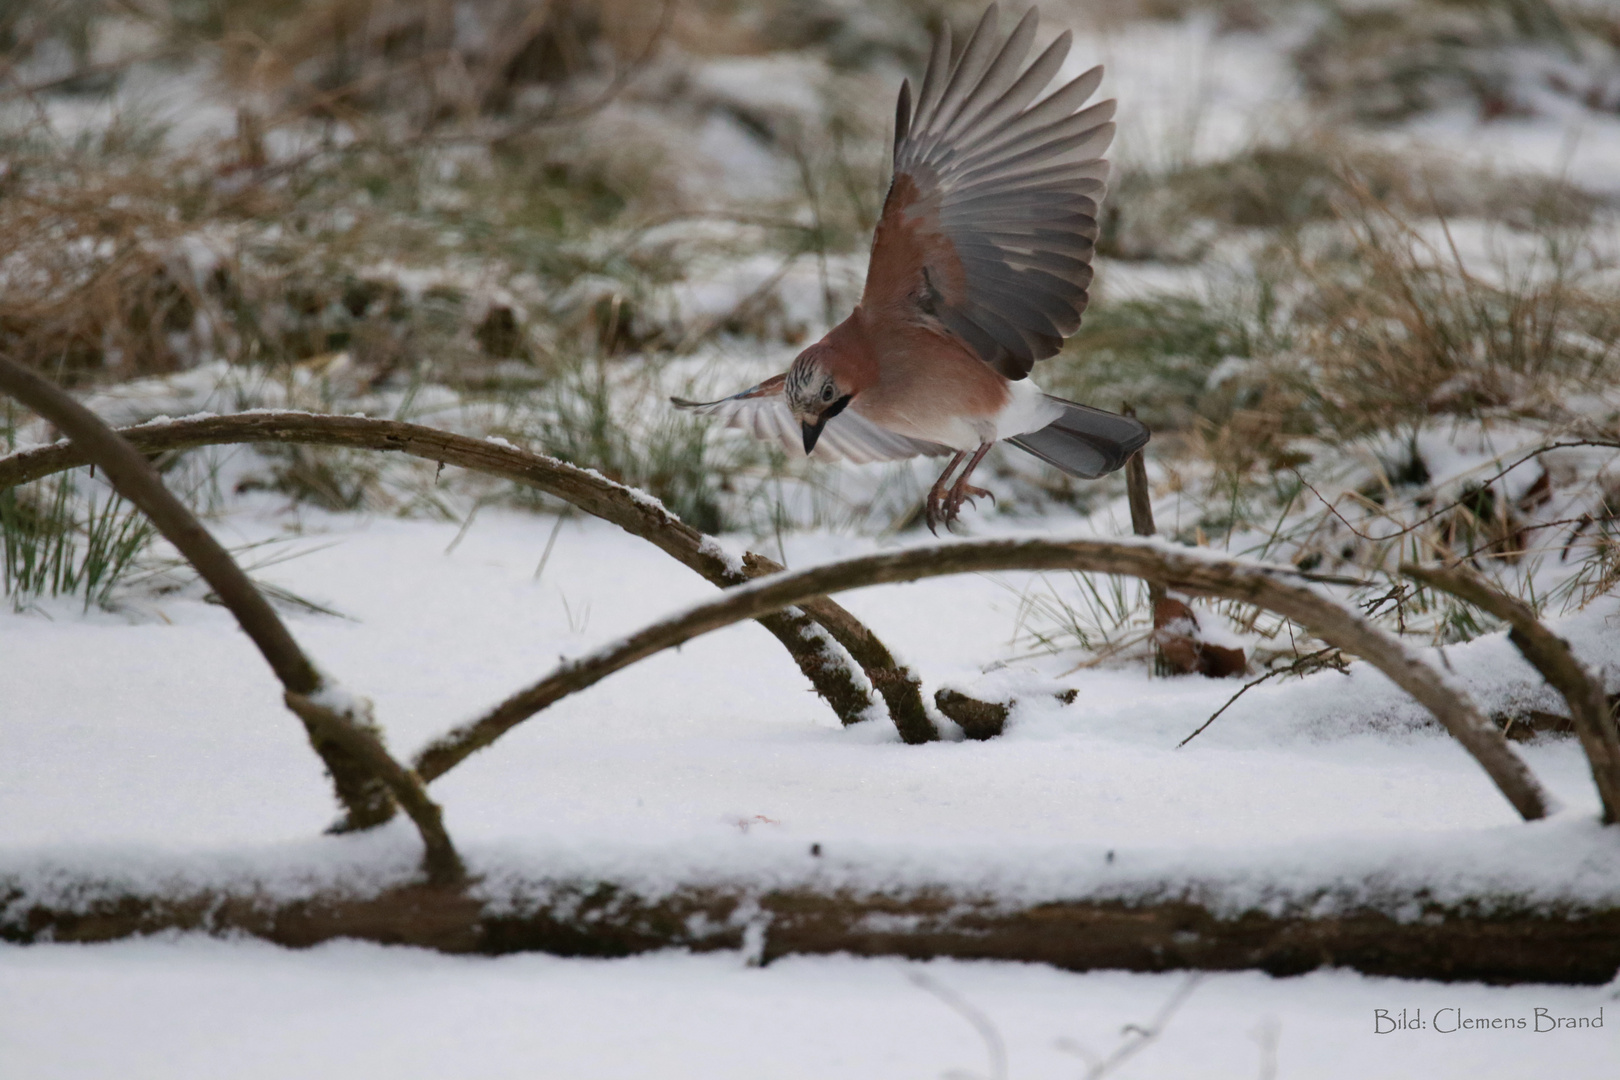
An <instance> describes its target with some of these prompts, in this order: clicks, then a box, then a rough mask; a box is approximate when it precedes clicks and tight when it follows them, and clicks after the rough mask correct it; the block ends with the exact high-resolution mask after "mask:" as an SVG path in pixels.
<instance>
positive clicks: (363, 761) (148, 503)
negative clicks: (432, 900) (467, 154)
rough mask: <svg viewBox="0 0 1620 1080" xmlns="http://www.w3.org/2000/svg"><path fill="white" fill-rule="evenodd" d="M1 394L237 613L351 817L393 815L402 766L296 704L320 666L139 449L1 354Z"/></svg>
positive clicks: (367, 735) (350, 724) (430, 855)
mask: <svg viewBox="0 0 1620 1080" xmlns="http://www.w3.org/2000/svg"><path fill="white" fill-rule="evenodd" d="M0 391H3V392H5V393H7V394H10V395H11V396H12V397H14V398H16V399H17V400H18V401H20V402H22V403H23V404H24V405H26V406H27V407H28V408H30V409H32V410H34V411H35V412H37V413H38V414H39V415H40V416H42V417H44V418H45V419H46V420H48V421H49V422H51V423H52V424H54V425H56V427H57V428H58V429H60V430H61V431H62V433H63V434H64V435H66V436H67V437H68V439H69V440H71V446H72V448H73V450H74V451H75V454H76V455H77V456H78V457H79V458H80V459H81V460H80V461H78V462H75V464H85V463H94V464H95V465H98V466H100V467H101V469H102V471H103V472H104V473H105V474H106V476H107V479H108V481H109V482H110V483H111V484H112V486H113V488H114V489H115V490H117V492H118V493H119V494H120V495H122V496H123V497H124V498H126V499H128V500H129V501H130V502H131V503H132V504H134V505H135V506H136V507H137V508H138V509H139V510H140V511H141V512H142V513H143V514H145V515H146V516H147V517H148V518H149V519H151V522H152V524H153V525H154V526H155V527H156V528H157V530H158V531H159V532H160V533H162V534H163V536H164V537H165V538H166V539H167V540H168V541H169V542H170V543H171V544H173V545H174V546H175V549H176V550H178V551H179V552H180V554H181V555H182V556H183V557H184V558H185V559H186V560H187V561H188V562H190V563H191V565H192V566H193V567H194V568H195V569H196V571H197V573H198V575H199V576H200V577H202V579H203V580H204V581H206V582H207V583H208V584H209V586H210V587H211V588H212V589H213V590H214V593H215V594H216V595H217V596H218V597H219V599H220V602H221V603H222V604H224V605H225V607H227V608H228V609H230V612H231V614H232V615H234V616H235V617H236V621H237V624H238V625H239V626H241V628H242V631H243V633H245V634H247V636H248V637H249V638H250V639H251V640H252V641H253V643H254V645H256V646H257V647H258V649H259V652H260V653H261V654H262V655H263V656H264V659H265V662H266V663H268V664H269V665H270V669H271V670H272V671H273V672H275V675H276V678H277V679H279V680H280V681H281V685H282V687H283V688H284V689H285V691H286V699H287V704H288V706H289V708H291V709H292V710H293V712H294V713H295V714H297V715H298V716H299V717H300V719H302V720H303V721H304V724H305V726H306V728H307V729H308V731H309V734H310V742H311V745H313V746H314V748H315V751H316V753H317V754H319V755H320V756H321V759H322V761H324V762H325V763H326V766H327V769H328V771H329V772H330V773H331V775H332V781H333V784H334V786H335V787H336V789H337V793H338V798H339V799H340V800H341V801H342V802H343V804H344V807H345V808H346V810H347V811H348V817H349V823H350V824H351V825H353V826H355V827H364V826H367V825H372V824H377V823H379V822H381V821H386V820H387V819H388V818H389V816H391V815H392V813H393V801H392V797H391V793H397V790H398V784H397V783H396V782H394V781H393V780H391V779H390V770H392V772H395V773H398V772H402V771H403V768H402V767H401V766H400V765H399V764H398V763H397V762H395V761H394V760H393V759H392V758H391V757H390V756H389V755H388V751H387V750H386V749H384V748H383V745H382V742H381V741H380V739H378V737H377V735H376V734H375V732H374V731H372V730H371V729H370V728H369V726H366V725H364V723H363V721H362V720H359V719H357V718H355V717H352V716H347V715H343V714H339V713H336V712H333V711H331V710H329V709H324V708H321V709H318V710H316V709H310V710H300V708H299V706H298V704H297V702H308V701H309V699H310V697H311V696H312V695H315V694H317V693H318V692H319V691H320V690H321V689H322V685H323V682H324V680H323V678H322V676H321V674H320V672H319V670H317V668H316V667H315V665H314V664H313V663H311V661H310V659H309V658H308V657H307V656H305V655H304V651H303V650H302V649H301V648H300V647H299V645H298V642H297V641H295V640H294V639H293V636H292V634H291V633H290V632H289V631H288V630H287V627H286V624H284V623H283V622H282V621H281V618H280V617H279V616H278V615H277V614H276V612H275V609H274V608H272V607H271V606H270V604H269V602H268V601H266V600H265V598H264V596H263V595H262V594H261V593H260V592H259V590H258V589H257V588H255V587H254V585H253V582H252V581H250V580H249V579H248V576H247V574H245V573H243V571H242V568H241V567H239V566H237V565H236V560H235V559H232V558H231V556H230V553H229V552H228V551H226V550H225V548H224V547H223V546H222V545H221V544H220V543H219V541H217V540H215V539H214V537H213V534H211V533H210V532H209V531H208V530H207V529H205V528H204V527H203V525H202V522H200V521H198V520H197V518H196V515H194V514H192V512H191V511H190V510H188V509H187V508H186V506H185V504H184V503H182V502H181V501H180V500H179V499H177V498H176V497H175V496H174V494H173V493H172V492H170V491H169V489H168V488H166V487H164V485H163V481H162V479H161V478H160V477H159V476H158V474H157V472H156V471H155V470H154V469H153V468H152V466H151V465H150V464H148V463H147V461H146V459H145V458H143V457H142V456H141V454H140V453H139V451H138V450H137V449H136V448H135V447H133V446H131V445H130V444H129V443H128V442H127V441H126V440H124V439H123V438H121V437H120V436H119V435H118V433H117V432H115V431H113V430H112V429H111V428H109V427H108V426H107V425H106V424H104V423H102V422H101V420H100V419H99V418H98V417H97V416H96V415H95V414H94V413H92V412H91V411H90V410H89V409H86V408H85V407H84V406H83V405H80V404H79V403H78V402H77V401H75V400H73V398H72V397H71V396H69V395H68V394H67V393H65V392H64V391H62V390H61V389H60V388H58V387H56V386H55V385H53V384H52V383H51V382H49V381H48V380H46V379H44V378H42V377H41V376H39V375H36V374H35V373H34V372H32V371H29V370H28V369H27V368H24V367H22V366H21V365H20V364H17V363H15V362H13V361H11V360H8V359H6V358H4V357H0ZM317 712H318V713H319V714H320V715H318V716H317V715H316V713H317ZM312 717H313V719H312ZM418 787H420V785H418ZM422 798H426V796H425V795H423V796H422ZM435 813H436V811H435ZM412 816H413V818H416V816H417V815H416V814H415V813H413V815H412ZM421 824H422V823H421V822H420V821H418V825H419V826H420V825H421ZM437 833H438V834H437V835H434V834H433V832H432V831H431V830H429V829H426V828H424V829H422V840H423V844H424V846H425V847H426V849H427V865H428V869H429V873H430V875H431V874H438V873H440V871H442V869H443V868H444V867H445V866H447V865H449V864H448V863H447V862H446V860H445V859H444V857H443V853H444V852H445V851H448V852H449V856H450V859H451V860H453V859H454V854H455V853H454V850H453V849H452V848H450V847H449V838H448V837H445V836H444V835H443V829H442V828H439V829H438V830H437Z"/></svg>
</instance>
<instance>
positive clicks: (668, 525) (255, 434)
mask: <svg viewBox="0 0 1620 1080" xmlns="http://www.w3.org/2000/svg"><path fill="white" fill-rule="evenodd" d="M119 434H120V435H122V436H123V437H124V438H125V439H127V440H128V441H129V442H130V443H131V444H132V445H133V446H134V447H135V448H136V449H137V450H139V451H141V452H142V453H145V454H156V453H163V452H166V451H175V450H187V449H192V448H195V447H199V446H217V445H227V444H234V443H298V444H306V445H315V446H341V447H350V448H355V449H363V450H391V451H398V452H399V453H403V454H409V455H410V456H412V457H417V458H422V459H424V460H427V461H436V462H439V463H441V464H448V465H455V466H458V467H460V468H464V469H469V470H472V471H474V472H480V473H484V474H486V475H489V476H499V477H504V478H506V479H508V480H513V481H516V482H518V483H521V484H525V485H527V486H529V487H532V488H535V489H537V490H539V491H543V492H545V493H546V494H548V495H552V496H555V497H556V498H559V499H562V500H564V501H565V502H568V503H571V504H573V505H574V506H577V507H579V508H580V509H581V510H584V511H585V512H586V513H588V514H592V515H594V516H596V517H599V518H601V519H603V520H604V521H609V522H612V523H613V524H614V525H617V526H619V528H621V529H623V530H625V531H626V532H628V533H631V534H632V535H634V536H639V537H641V538H642V539H644V540H646V541H648V542H650V543H652V544H654V545H656V546H657V547H658V548H659V549H660V550H662V551H663V552H665V553H666V554H668V555H670V556H671V557H673V558H674V559H676V560H677V561H679V562H680V563H682V564H683V565H684V566H686V567H688V568H689V569H691V570H693V571H695V572H697V573H698V574H700V575H702V576H703V577H704V578H705V579H706V580H708V581H710V582H712V583H713V584H715V585H718V586H721V587H722V588H724V587H728V586H734V585H739V584H741V583H743V582H745V581H749V580H751V579H753V578H756V577H760V576H763V575H766V574H774V573H777V572H778V571H780V570H781V569H782V567H781V566H780V565H778V564H777V563H775V562H773V561H771V560H770V559H767V558H765V557H764V556H762V555H755V554H752V553H750V554H748V555H746V556H744V557H743V559H742V560H741V562H740V563H739V562H737V561H736V560H733V559H731V558H729V557H728V556H727V555H726V554H725V553H724V552H722V551H721V550H720V548H719V546H718V545H716V544H715V543H714V542H713V541H712V540H711V539H710V538H709V537H707V536H705V535H704V534H703V533H701V532H699V531H698V530H696V529H694V528H692V527H691V526H690V525H688V524H686V523H685V522H684V521H681V520H680V519H679V518H677V517H675V516H674V515H673V514H671V513H669V512H668V511H667V510H665V509H664V508H663V507H662V506H660V505H659V504H658V502H657V501H656V500H653V499H649V498H647V496H645V495H644V494H642V493H641V492H638V491H635V490H634V489H631V488H628V487H625V486H624V485H622V484H616V483H614V482H613V481H611V480H608V479H606V478H605V477H603V476H601V475H599V474H598V473H595V472H592V471H590V470H588V469H580V468H576V467H574V466H572V465H568V464H566V463H564V462H561V461H557V460H556V459H554V458H549V457H544V456H542V455H540V454H533V453H530V452H528V451H526V450H520V449H518V448H517V447H515V446H512V445H510V444H508V443H504V442H494V441H490V440H488V439H474V438H469V437H468V436H465V435H455V434H452V433H450V432H447V431H439V430H436V429H434V428H430V427H423V426H422V425H420V424H407V423H402V422H400V421H395V420H374V419H371V418H368V417H361V416H320V415H315V414H312V413H301V412H254V413H241V414H238V415H234V416H205V417H196V418H192V419H186V420H173V421H165V422H163V423H160V424H144V425H138V426H135V427H128V428H123V429H121V430H120V432H119ZM89 461H90V459H89V458H88V457H87V456H86V455H85V454H84V453H83V452H82V451H81V450H79V449H77V448H76V447H74V446H73V445H72V444H71V443H58V444H55V445H52V446H46V447H40V448H38V449H33V450H26V451H22V452H20V453H16V454H12V455H10V456H9V457H3V458H0V489H3V488H7V487H11V486H13V485H16V484H23V483H27V482H29V481H31V480H38V479H40V478H41V477H44V476H49V475H50V474H52V473H55V472H61V471H62V470H64V469H71V468H74V467H76V466H79V465H85V464H88V463H89ZM797 609H798V610H788V611H776V612H770V613H767V614H764V615H762V616H760V618H759V622H760V624H761V625H762V626H764V627H765V629H767V630H769V631H770V632H771V633H772V634H773V635H774V636H775V637H776V639H777V640H778V641H780V642H781V643H782V644H783V646H784V647H786V648H787V650H788V652H789V654H791V655H792V657H793V659H794V662H795V663H797V664H798V666H799V670H800V671H802V672H804V674H805V676H806V677H807V678H808V679H809V680H810V681H811V683H812V684H813V685H814V686H815V688H816V690H817V692H818V693H819V694H820V695H821V696H822V698H824V699H825V700H826V701H827V703H828V704H829V705H831V706H832V708H833V711H834V712H836V713H837V714H838V717H839V719H840V720H842V721H843V722H844V723H845V724H853V723H857V722H859V721H860V720H862V719H865V717H866V715H867V710H868V709H869V707H870V706H871V704H872V701H871V698H870V696H869V695H868V694H867V692H866V690H865V689H864V688H863V687H861V686H860V684H859V683H858V682H857V681H856V680H855V678H854V673H853V672H851V671H850V669H849V666H848V662H847V660H846V659H845V657H844V655H842V654H841V653H840V652H839V650H838V649H832V648H829V647H828V646H827V642H826V641H825V637H824V635H825V636H830V637H831V638H832V639H833V641H834V642H836V643H837V645H838V646H840V647H841V649H842V650H843V653H847V654H848V656H849V657H850V658H853V659H854V661H855V663H856V664H858V665H859V666H860V668H861V669H862V670H863V671H864V673H865V675H866V677H867V679H868V680H869V681H870V682H871V684H872V686H873V688H875V689H876V690H877V692H878V693H879V694H880V695H882V697H883V701H884V704H886V705H887V706H888V709H889V715H890V717H891V718H892V719H893V720H894V724H895V727H896V728H897V729H899V731H900V737H901V738H902V739H904V740H905V741H906V742H909V743H920V742H927V741H929V740H931V739H934V738H937V737H938V735H937V733H936V732H935V730H934V725H933V722H932V721H931V720H930V719H929V718H928V714H927V711H926V710H925V709H924V707H923V701H922V692H921V687H920V684H919V682H918V680H917V677H916V676H915V675H913V674H912V673H911V672H910V671H909V670H907V669H906V668H905V667H904V666H903V665H901V664H899V663H897V662H896V661H895V659H894V656H893V655H892V654H891V653H890V652H889V650H888V649H887V648H886V647H885V646H884V644H883V642H882V641H881V640H880V639H879V638H878V637H877V635H876V634H874V633H872V631H871V630H870V629H868V628H867V627H866V626H865V625H864V624H863V623H862V622H861V621H860V620H859V619H857V618H855V616H853V615H851V614H850V613H849V612H848V611H846V610H845V609H844V608H842V607H841V606H839V605H838V604H835V603H833V602H832V601H831V600H828V599H826V598H825V597H818V598H813V599H809V600H806V601H805V602H804V603H802V604H799V605H797ZM818 624H819V625H818Z"/></svg>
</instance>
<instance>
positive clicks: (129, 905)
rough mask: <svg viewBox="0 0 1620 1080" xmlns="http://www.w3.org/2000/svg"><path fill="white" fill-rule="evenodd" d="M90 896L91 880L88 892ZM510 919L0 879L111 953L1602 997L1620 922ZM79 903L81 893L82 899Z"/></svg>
mask: <svg viewBox="0 0 1620 1080" xmlns="http://www.w3.org/2000/svg"><path fill="white" fill-rule="evenodd" d="M84 884H85V885H86V887H87V889H89V895H94V889H93V885H92V883H89V882H86V883H84ZM525 891H526V893H527V894H528V895H530V896H533V897H535V898H536V899H534V900H532V901H529V902H526V903H521V904H517V905H510V904H506V903H503V902H496V901H490V900H484V899H480V898H479V897H477V896H476V895H474V894H472V893H471V892H469V891H468V890H465V889H460V888H453V887H434V886H426V885H417V886H409V887H402V888H397V889H393V890H391V891H387V892H383V893H381V894H379V895H371V896H367V895H356V894H355V893H353V892H350V891H344V890H334V891H333V892H331V893H326V894H321V895H317V896H313V897H310V898H307V899H302V900H294V901H272V900H268V899H267V898H266V897H265V895H264V894H263V893H262V892H257V891H243V892H242V893H227V892H219V891H210V890H200V891H195V892H191V893H187V894H184V895H135V894H122V895H117V896H103V897H100V898H96V899H90V900H84V901H80V902H77V903H73V904H64V905H63V906H62V907H52V906H48V905H45V904H40V903H31V902H30V901H29V900H28V899H26V896H25V894H24V892H23V890H22V887H21V885H20V884H19V883H17V882H8V881H6V880H4V879H3V878H0V939H4V940H7V941H12V942H19V943H28V942H39V941H57V942H61V941H74V942H94V941H111V940H115V939H119V938H125V937H131V936H134V935H140V934H152V933H160V932H164V931H173V930H186V931H203V932H207V933H212V934H226V935H231V934H248V935H252V936H254V937H258V938H262V939H265V940H268V941H271V942H275V943H277V944H280V945H286V946H291V947H298V948H302V947H307V946H310V945H316V944H319V943H321V942H324V941H330V940H333V939H335V938H359V939H362V940H367V941H375V942H380V943H383V944H390V945H414V946H419V947H423V948H430V949H437V950H440V951H442V952H447V953H482V954H504V953H514V952H549V953H556V954H560V955H565V956H627V955H632V954H635V953H640V952H646V951H650V950H654V949H667V948H685V949H692V950H695V951H710V950H716V949H740V948H744V947H753V948H757V949H758V950H759V953H758V959H760V960H763V961H769V960H772V959H775V958H777V957H781V956H788V955H795V954H826V953H853V954H855V955H858V956H904V957H910V958H915V959H923V958H928V957H935V956H950V957H958V958H963V959H994V960H1019V961H1027V962H1039V963H1046V964H1052V965H1054V966H1056V967H1060V968H1065V969H1068V970H1071V971H1088V970H1094V969H1123V970H1127V971H1169V970H1177V969H1196V970H1207V971H1236V970H1244V969H1258V970H1261V971H1266V972H1270V973H1271V974H1273V975H1296V974H1301V973H1303V972H1306V971H1311V970H1314V969H1316V968H1319V967H1330V966H1331V967H1348V968H1354V969H1355V970H1357V971H1362V972H1366V973H1367V974H1371V975H1385V976H1395V977H1399V978H1408V979H1440V980H1463V979H1467V980H1483V981H1489V982H1499V983H1513V982H1548V983H1583V984H1588V985H1601V984H1603V983H1606V982H1608V981H1609V980H1611V979H1612V978H1614V975H1615V973H1616V971H1617V970H1620V909H1612V908H1610V909H1597V910H1577V911H1561V912H1538V911H1533V910H1529V909H1528V908H1521V909H1518V910H1509V911H1506V912H1503V913H1500V914H1481V913H1480V912H1479V911H1478V910H1477V909H1476V908H1474V907H1472V906H1468V905H1465V906H1462V907H1447V906H1445V905H1442V904H1437V903H1435V902H1433V901H1432V900H1431V899H1430V898H1428V897H1427V896H1426V895H1424V894H1423V893H1422V892H1418V893H1415V894H1413V895H1412V896H1409V897H1404V898H1397V899H1399V900H1400V901H1401V902H1402V903H1404V904H1405V905H1406V906H1408V907H1409V908H1410V909H1411V910H1414V911H1421V912H1422V913H1423V914H1422V918H1417V919H1412V918H1404V919H1396V918H1394V917H1392V916H1390V915H1388V914H1386V910H1392V908H1388V906H1387V905H1384V904H1381V905H1380V906H1379V907H1378V908H1376V909H1375V908H1364V909H1359V910H1349V911H1345V912H1342V913H1338V914H1334V915H1321V914H1313V913H1312V905H1311V904H1310V903H1308V902H1301V903H1299V904H1296V905H1293V906H1291V907H1290V908H1289V910H1288V911H1287V912H1286V913H1283V914H1274V913H1266V912H1260V911H1249V912H1245V913H1243V914H1240V915H1236V916H1222V915H1219V914H1216V913H1215V912H1213V911H1211V910H1210V909H1209V908H1207V907H1205V906H1203V905H1201V904H1198V903H1194V902H1191V901H1186V900H1169V901H1155V902H1143V903H1130V902H1125V901H1120V900H1105V899H1088V898H1085V897H1076V898H1074V899H1069V900H1060V901H1055V902H1050V903H1040V904H1032V905H1009V904H1007V903H1006V902H1005V901H998V900H996V899H994V898H992V897H987V896H976V895H963V894H961V893H957V892H953V891H951V890H949V889H945V888H937V889H924V890H919V891H915V892H911V893H908V894H905V895H895V894H886V893H873V892H862V891H858V890H852V889H837V888H835V887H833V886H830V885H829V886H827V887H825V888H818V887H814V886H807V885H806V886H796V887H788V888H778V889H755V888H749V887H746V886H738V885H723V886H722V885H716V886H704V885H687V886H684V887H680V888H677V889H675V890H673V891H670V892H667V893H663V894H660V895H658V896H656V897H650V896H643V895H640V894H639V893H637V892H635V891H634V890H633V889H631V888H629V887H623V886H617V885H614V884H611V883H604V882H596V881H586V882H578V881H573V882H534V883H531V884H529V885H528V886H526V888H525ZM79 895H85V893H84V892H80V893H79Z"/></svg>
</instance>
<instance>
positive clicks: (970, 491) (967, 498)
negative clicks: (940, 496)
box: [945, 443, 996, 529]
mask: <svg viewBox="0 0 1620 1080" xmlns="http://www.w3.org/2000/svg"><path fill="white" fill-rule="evenodd" d="M994 445H995V444H994V443H981V444H980V446H979V448H978V449H977V450H975V451H973V456H972V457H970V458H968V463H967V465H966V467H964V468H963V469H962V475H960V476H958V477H957V478H956V483H954V484H952V485H951V490H950V493H949V494H948V495H946V496H945V527H946V528H947V529H948V528H950V527H951V522H953V521H955V520H956V517H957V515H958V514H959V513H961V511H962V504H963V503H964V502H972V501H973V500H974V499H977V498H978V497H979V496H981V495H990V492H988V491H986V490H985V489H984V488H981V487H974V486H973V485H972V484H969V483H968V482H967V481H968V477H969V476H971V475H972V474H973V470H974V469H975V468H976V467H977V466H978V464H979V462H981V461H983V460H984V455H986V454H988V453H989V452H990V448H991V447H992V446H994ZM995 500H996V497H995V496H994V495H990V501H991V502H995Z"/></svg>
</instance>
